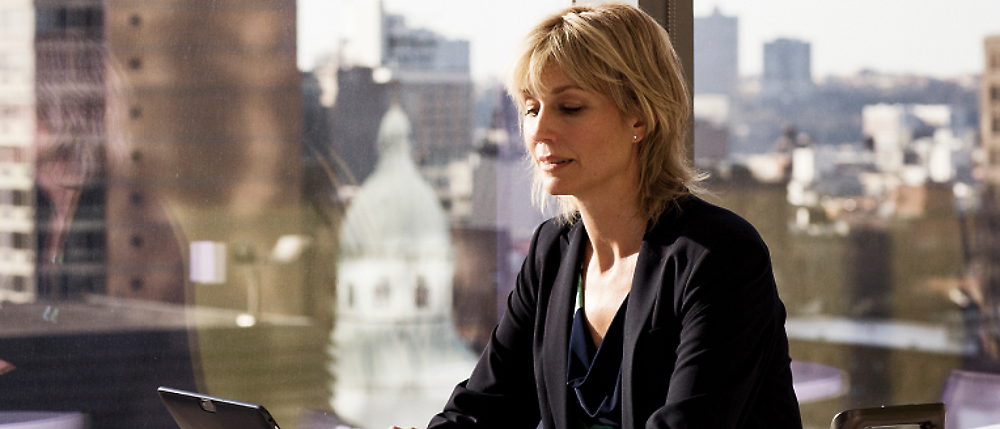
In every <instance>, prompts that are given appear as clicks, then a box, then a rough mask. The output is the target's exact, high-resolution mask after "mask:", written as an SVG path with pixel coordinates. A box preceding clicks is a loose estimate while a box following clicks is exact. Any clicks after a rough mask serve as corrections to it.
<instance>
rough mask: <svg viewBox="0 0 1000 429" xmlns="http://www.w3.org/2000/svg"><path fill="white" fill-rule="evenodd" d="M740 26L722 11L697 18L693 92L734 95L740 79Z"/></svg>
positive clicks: (732, 17)
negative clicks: (738, 51)
mask: <svg viewBox="0 0 1000 429" xmlns="http://www.w3.org/2000/svg"><path fill="white" fill-rule="evenodd" d="M738 24H739V20H738V18H736V17H735V16H725V15H723V14H722V13H721V12H719V9H718V8H716V9H715V10H714V11H712V14H711V15H708V16H703V17H695V18H694V49H695V55H694V93H695V94H723V95H730V96H732V95H734V94H736V91H737V84H738V79H739V68H738V63H737V59H738V55H737V49H738V40H739V38H738V33H737V30H738Z"/></svg>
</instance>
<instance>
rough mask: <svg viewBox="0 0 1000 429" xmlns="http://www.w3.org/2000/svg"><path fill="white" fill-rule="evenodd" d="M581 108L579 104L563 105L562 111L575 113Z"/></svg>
mask: <svg viewBox="0 0 1000 429" xmlns="http://www.w3.org/2000/svg"><path fill="white" fill-rule="evenodd" d="M581 110H583V107H579V106H563V107H562V111H563V112H566V113H576V112H579V111H581Z"/></svg>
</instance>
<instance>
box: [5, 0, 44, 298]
mask: <svg viewBox="0 0 1000 429" xmlns="http://www.w3.org/2000/svg"><path fill="white" fill-rule="evenodd" d="M0 16H5V17H7V18H8V19H7V20H6V21H4V24H3V25H0V58H3V65H2V66H0V94H3V99H2V106H0V170H2V174H0V196H2V198H0V261H3V262H0V305H2V304H3V302H4V301H7V300H9V301H15V302H27V301H31V300H34V299H35V297H36V293H37V291H36V284H35V259H36V258H35V245H34V243H33V240H32V239H31V237H32V232H33V230H34V228H35V220H34V217H33V211H34V210H33V207H32V205H33V201H32V200H33V198H32V195H33V194H34V180H33V178H34V174H35V168H34V157H33V156H32V152H33V150H34V144H35V129H36V126H35V123H34V117H35V94H34V91H35V46H34V43H35V25H34V23H35V6H34V2H33V1H31V0H20V1H6V2H2V3H0Z"/></svg>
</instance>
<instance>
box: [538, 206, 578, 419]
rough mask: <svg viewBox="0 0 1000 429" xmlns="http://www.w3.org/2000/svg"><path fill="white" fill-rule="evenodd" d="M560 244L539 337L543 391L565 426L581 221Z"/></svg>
mask: <svg viewBox="0 0 1000 429" xmlns="http://www.w3.org/2000/svg"><path fill="white" fill-rule="evenodd" d="M567 237H568V242H565V243H561V245H562V246H563V252H562V260H561V261H560V263H559V272H558V273H557V274H556V277H555V280H554V282H553V284H552V292H551V295H550V297H549V302H548V309H547V311H546V314H547V316H546V320H545V337H546V338H545V339H544V341H542V354H541V356H542V360H543V364H542V366H541V367H542V368H543V370H544V371H545V374H544V378H545V385H546V392H547V395H548V398H549V406H550V407H551V409H552V414H553V415H552V418H553V419H554V422H555V427H556V428H568V427H569V422H568V421H567V419H568V411H567V410H568V408H567V403H566V401H567V389H566V365H567V362H568V359H569V334H570V327H571V321H572V317H573V307H574V305H573V298H574V297H575V296H576V282H577V278H578V277H577V276H578V275H579V272H580V264H581V258H582V255H583V249H584V247H585V244H586V241H587V234H586V231H585V230H584V228H583V222H580V221H577V223H576V224H575V225H573V229H571V230H570V232H569V234H567Z"/></svg>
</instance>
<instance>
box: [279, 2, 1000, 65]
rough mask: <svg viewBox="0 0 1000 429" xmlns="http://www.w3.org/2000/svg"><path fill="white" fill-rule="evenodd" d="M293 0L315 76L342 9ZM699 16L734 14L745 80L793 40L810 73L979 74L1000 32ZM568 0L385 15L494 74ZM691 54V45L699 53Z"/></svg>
mask: <svg viewBox="0 0 1000 429" xmlns="http://www.w3.org/2000/svg"><path fill="white" fill-rule="evenodd" d="M360 1H371V0H299V3H298V4H299V11H298V13H299V21H298V25H299V29H298V30H299V67H300V68H302V69H303V70H311V69H312V67H313V66H314V65H315V62H316V59H317V58H319V57H320V56H321V55H322V54H324V53H329V52H332V51H333V50H334V49H335V47H336V46H337V40H338V38H339V37H340V33H339V32H340V31H342V29H343V28H345V27H347V25H345V22H344V21H345V20H346V19H348V18H347V17H346V16H345V15H346V14H344V13H343V11H344V10H345V9H346V8H345V5H347V4H349V3H352V2H355V3H356V2H360ZM692 1H693V6H694V12H695V15H696V16H705V15H708V14H710V13H712V10H713V9H714V8H716V7H717V8H719V10H720V12H721V13H722V14H723V15H727V16H736V17H738V18H739V45H740V46H739V67H740V74H741V75H754V74H759V73H760V71H761V69H762V63H763V44H764V43H765V42H768V41H771V40H774V39H776V38H779V37H789V38H795V39H800V40H803V41H806V42H809V43H810V44H811V45H812V67H813V75H814V77H816V78H821V77H823V76H827V75H850V74H854V73H856V72H857V71H859V70H862V69H872V70H876V71H880V72H886V73H915V74H922V75H929V76H934V77H941V78H947V77H956V76H962V75H968V74H978V73H981V72H982V69H983V38H984V37H985V36H987V35H1000V0H835V1H834V0H810V1H806V0H692ZM567 3H568V0H502V1H486V0H384V8H385V10H386V11H387V12H388V13H398V14H403V15H405V16H406V17H407V24H408V25H409V26H411V27H419V28H426V29H430V30H433V31H435V32H437V33H439V34H441V35H443V36H445V37H446V38H449V39H465V40H469V41H470V47H471V50H472V52H471V61H472V74H473V77H474V78H475V79H477V80H481V79H486V78H491V77H497V76H500V75H501V74H502V71H503V68H504V65H505V64H506V62H507V59H508V58H509V57H510V55H511V52H512V50H513V48H514V46H515V45H516V43H517V41H518V39H519V38H520V37H521V36H522V35H523V34H524V33H525V32H526V31H527V30H528V29H529V28H530V27H531V25H533V24H535V23H536V22H538V21H539V20H541V19H542V18H543V17H545V16H547V15H548V14H550V13H552V12H555V11H557V10H559V9H560V8H562V7H563V6H565V5H567ZM696 49H697V48H696Z"/></svg>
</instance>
